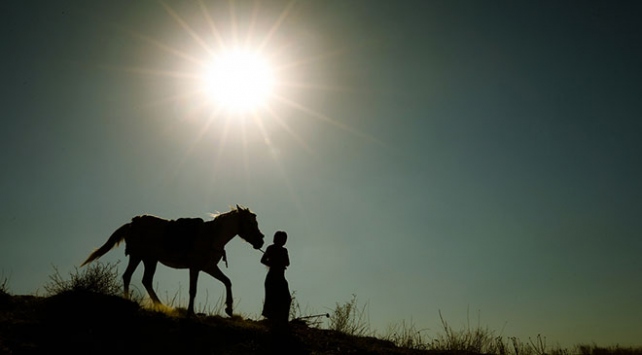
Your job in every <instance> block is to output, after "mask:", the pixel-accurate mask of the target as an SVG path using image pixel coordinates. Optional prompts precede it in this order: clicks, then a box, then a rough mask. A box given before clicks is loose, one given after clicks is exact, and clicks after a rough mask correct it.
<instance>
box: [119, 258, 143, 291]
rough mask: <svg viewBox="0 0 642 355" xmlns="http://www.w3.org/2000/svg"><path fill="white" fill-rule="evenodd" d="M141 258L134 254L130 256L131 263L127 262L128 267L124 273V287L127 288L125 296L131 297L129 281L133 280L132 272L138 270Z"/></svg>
mask: <svg viewBox="0 0 642 355" xmlns="http://www.w3.org/2000/svg"><path fill="white" fill-rule="evenodd" d="M140 262H141V259H140V258H138V257H135V256H133V255H130V256H129V264H127V269H125V272H124V273H123V288H124V290H125V298H127V299H129V283H130V282H131V280H132V274H133V273H134V271H136V268H137V267H138V264H140Z"/></svg>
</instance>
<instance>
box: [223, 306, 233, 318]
mask: <svg viewBox="0 0 642 355" xmlns="http://www.w3.org/2000/svg"><path fill="white" fill-rule="evenodd" d="M225 313H226V314H227V315H228V316H230V317H231V316H232V315H233V313H232V307H227V308H225Z"/></svg>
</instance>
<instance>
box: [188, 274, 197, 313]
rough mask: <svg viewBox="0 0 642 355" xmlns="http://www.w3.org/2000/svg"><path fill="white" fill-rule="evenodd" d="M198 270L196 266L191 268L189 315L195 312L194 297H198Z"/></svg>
mask: <svg viewBox="0 0 642 355" xmlns="http://www.w3.org/2000/svg"><path fill="white" fill-rule="evenodd" d="M198 272H199V270H198V269H196V268H192V269H189V305H188V306H187V315H188V316H191V315H193V314H194V298H196V283H197V281H198Z"/></svg>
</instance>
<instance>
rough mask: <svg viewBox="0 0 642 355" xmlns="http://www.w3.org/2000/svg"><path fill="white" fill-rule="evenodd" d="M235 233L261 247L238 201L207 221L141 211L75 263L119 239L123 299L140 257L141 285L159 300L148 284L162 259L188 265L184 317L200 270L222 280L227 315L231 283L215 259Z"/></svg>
mask: <svg viewBox="0 0 642 355" xmlns="http://www.w3.org/2000/svg"><path fill="white" fill-rule="evenodd" d="M236 235H239V236H240V237H241V238H243V239H245V241H247V242H248V243H250V244H251V245H252V246H253V247H254V249H258V250H260V249H261V247H262V246H263V237H264V236H263V233H261V231H260V230H259V226H258V222H257V221H256V215H255V214H254V213H252V212H251V211H250V210H249V209H248V208H242V207H239V205H236V208H232V209H231V211H229V212H225V213H222V214H219V215H217V216H215V217H214V219H213V220H211V221H207V222H204V221H203V220H202V219H200V218H179V219H177V220H166V219H163V218H159V217H156V216H152V215H140V216H136V217H134V218H132V220H131V222H129V223H127V224H125V225H123V226H121V227H120V228H118V229H117V230H116V231H115V232H114V233H113V234H112V235H111V236H110V237H109V239H108V240H107V242H106V243H105V244H104V245H103V246H101V247H100V248H98V249H96V250H95V251H94V252H92V253H91V254H90V255H89V257H88V258H87V260H85V261H84V262H83V263H82V264H81V265H80V266H81V267H82V266H84V265H86V264H88V263H90V262H92V261H94V260H96V259H98V258H99V257H101V256H102V255H104V254H106V253H107V252H108V251H110V250H111V249H112V248H114V247H116V246H117V245H118V244H120V243H121V242H122V241H123V240H124V241H125V255H129V263H128V265H127V269H126V270H125V272H124V273H123V286H124V296H125V298H129V283H130V281H131V278H132V274H133V273H134V271H135V270H136V267H138V265H139V264H140V262H141V261H142V262H143V265H144V266H145V271H144V273H143V286H145V289H146V290H147V293H148V294H149V297H150V298H151V300H152V302H153V303H154V304H155V305H161V304H162V302H161V301H160V300H159V299H158V296H157V295H156V292H154V289H153V287H152V282H153V278H154V272H155V271H156V265H157V264H158V262H161V263H162V264H164V265H166V266H168V267H171V268H175V269H189V306H188V307H187V314H188V316H189V315H193V314H194V298H195V297H196V282H197V280H198V274H199V272H200V271H204V272H206V273H208V274H210V275H211V276H212V277H214V278H215V279H217V280H219V281H221V282H222V283H223V284H224V285H225V289H226V301H225V304H226V308H225V313H227V314H228V315H229V316H230V317H231V316H232V305H233V301H232V283H231V281H230V279H229V278H228V277H227V276H225V275H224V274H223V272H222V271H221V269H219V267H218V266H217V264H218V262H219V261H220V260H221V259H225V249H224V247H225V245H226V244H227V243H228V242H229V241H230V240H231V239H232V238H234V237H235V236H236ZM226 262H227V261H226Z"/></svg>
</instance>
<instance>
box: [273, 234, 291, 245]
mask: <svg viewBox="0 0 642 355" xmlns="http://www.w3.org/2000/svg"><path fill="white" fill-rule="evenodd" d="M287 240H288V234H287V233H285V232H284V231H277V232H276V233H274V244H276V245H279V246H284V245H285V242H287Z"/></svg>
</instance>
